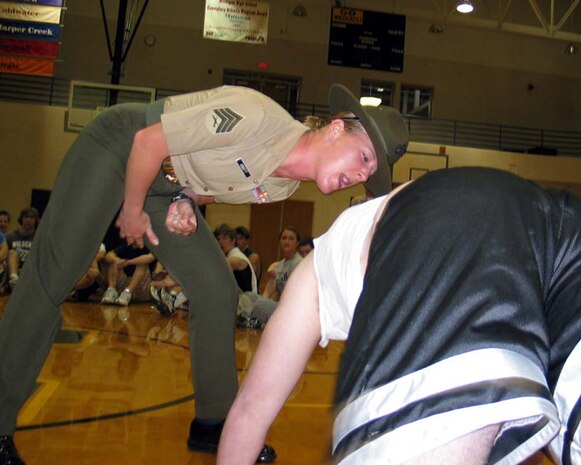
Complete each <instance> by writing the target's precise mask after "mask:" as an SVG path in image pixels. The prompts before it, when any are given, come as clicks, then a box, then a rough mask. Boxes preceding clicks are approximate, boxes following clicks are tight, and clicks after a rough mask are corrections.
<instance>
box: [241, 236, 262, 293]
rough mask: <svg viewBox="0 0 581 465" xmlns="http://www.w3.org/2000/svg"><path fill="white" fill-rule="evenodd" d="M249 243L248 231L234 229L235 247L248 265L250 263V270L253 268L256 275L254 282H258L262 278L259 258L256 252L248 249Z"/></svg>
mask: <svg viewBox="0 0 581 465" xmlns="http://www.w3.org/2000/svg"><path fill="white" fill-rule="evenodd" d="M249 241H250V231H248V229H247V228H245V227H244V226H238V227H237V228H236V247H238V248H239V249H240V251H241V252H242V253H243V254H244V255H246V256H247V257H248V260H250V263H252V268H254V274H255V275H256V281H257V282H260V278H261V277H262V265H261V263H260V256H259V255H258V254H257V253H256V250H254V249H251V248H250V247H248V243H249Z"/></svg>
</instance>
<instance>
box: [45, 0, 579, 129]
mask: <svg viewBox="0 0 581 465" xmlns="http://www.w3.org/2000/svg"><path fill="white" fill-rule="evenodd" d="M96 3H97V2H81V1H80V0H75V1H69V2H68V4H67V12H66V14H65V27H64V29H63V33H62V40H63V43H62V46H61V54H60V58H61V60H62V61H61V62H59V63H58V64H57V66H56V75H57V76H58V77H63V78H67V79H82V80H88V81H96V82H102V83H109V82H110V79H111V77H110V74H109V72H110V68H111V65H110V62H109V58H108V53H107V46H106V42H105V33H104V31H103V23H102V20H101V18H100V17H99V16H98V15H96V14H94V13H95V10H97V11H98V8H97V6H96ZM269 3H270V24H269V37H268V44H267V45H266V46H261V45H250V44H240V43H232V42H222V41H216V40H206V39H203V38H202V30H201V28H202V24H203V4H204V2H191V1H178V2H176V3H175V6H174V2H172V8H167V7H166V5H165V4H164V3H163V2H149V7H148V10H147V12H146V14H145V17H144V21H143V23H142V24H141V26H140V28H139V30H138V32H137V35H136V38H135V40H134V42H133V44H132V47H131V50H130V51H129V53H128V56H127V59H126V62H125V64H124V66H123V78H122V80H121V83H122V84H126V85H137V86H151V87H158V88H167V89H180V90H185V91H186V90H198V89H203V88H209V87H214V86H218V85H221V84H222V76H223V71H224V69H225V68H230V69H236V70H241V71H246V72H266V73H273V74H277V75H287V76H295V77H300V78H301V79H302V85H301V96H300V99H301V102H303V103H316V104H325V103H326V94H327V90H328V88H329V85H330V84H331V83H333V82H341V83H343V84H345V85H347V86H348V87H349V88H351V89H352V90H353V91H354V92H359V89H360V85H361V79H363V78H365V79H373V80H379V81H385V82H391V83H393V84H394V85H395V90H396V98H395V102H394V104H395V106H396V107H397V106H398V105H399V90H400V87H401V85H402V84H405V85H415V86H426V87H432V88H434V100H433V117H436V118H448V119H457V120H464V121H474V122H480V123H492V124H504V125H513V126H523V127H532V128H541V129H550V130H569V131H579V130H581V92H579V91H578V90H579V83H580V82H581V81H580V80H581V54H577V55H569V56H567V55H565V54H564V53H563V50H564V48H565V45H566V43H565V42H563V41H559V40H549V39H545V38H540V37H531V36H525V35H522V34H509V33H506V32H499V31H496V30H485V29H480V28H474V27H471V28H468V27H465V26H461V25H458V24H448V23H444V32H443V33H441V34H433V33H430V32H429V31H428V29H429V26H430V24H431V22H430V21H426V20H419V19H412V18H411V17H408V21H407V31H406V44H405V61H404V71H403V73H389V72H381V71H373V70H364V69H359V68H347V67H337V66H328V65H327V64H326V63H327V42H328V29H329V28H328V24H329V11H330V4H329V3H328V2H326V1H325V2H319V1H309V2H308V3H307V4H306V6H307V8H308V11H309V13H308V16H306V17H304V18H297V17H295V16H293V15H292V14H290V10H291V9H292V7H293V6H294V4H292V3H293V2H290V3H287V2H277V1H273V2H269ZM359 3H360V4H361V6H360V7H362V8H365V7H366V6H367V7H368V8H369V9H374V8H375V9H377V6H378V5H379V4H380V3H381V2H375V7H374V5H373V2H368V3H370V5H365V2H363V0H358V1H355V3H353V4H350V5H349V6H350V7H353V8H356V7H358V6H359ZM388 3H389V2H386V3H385V4H386V5H387V4H388ZM524 7H527V6H526V5H524ZM386 8H387V6H386ZM111 13H112V18H113V19H114V18H115V14H116V12H115V11H113V12H111ZM109 29H110V31H114V30H115V23H114V22H111V23H110V24H109ZM148 35H150V36H154V37H155V38H156V43H155V45H154V46H148V45H146V44H145V42H144V38H145V36H148ZM259 62H265V63H267V64H268V69H266V70H264V71H261V70H260V69H259V67H258V63H259Z"/></svg>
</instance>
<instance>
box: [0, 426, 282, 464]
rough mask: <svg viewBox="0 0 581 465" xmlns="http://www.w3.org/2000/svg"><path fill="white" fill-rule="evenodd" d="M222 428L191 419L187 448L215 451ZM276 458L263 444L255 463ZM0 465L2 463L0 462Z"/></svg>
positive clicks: (267, 461)
mask: <svg viewBox="0 0 581 465" xmlns="http://www.w3.org/2000/svg"><path fill="white" fill-rule="evenodd" d="M222 428H224V422H223V421H221V422H219V423H216V424H213V425H205V424H203V423H200V422H199V421H197V420H192V423H191V425H190V436H189V437H188V449H190V450H192V451H196V452H213V453H215V452H217V451H218V443H219V442H220V435H221V434H222ZM275 460H276V451H275V450H274V449H273V448H272V447H271V446H269V445H268V444H265V445H264V447H263V448H262V450H261V451H260V454H258V457H257V459H256V463H271V462H274V461H275ZM0 465H3V464H2V463H0Z"/></svg>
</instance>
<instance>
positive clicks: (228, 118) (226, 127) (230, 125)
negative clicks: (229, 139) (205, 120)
mask: <svg viewBox="0 0 581 465" xmlns="http://www.w3.org/2000/svg"><path fill="white" fill-rule="evenodd" d="M211 118H212V121H211V124H210V128H211V130H212V131H213V132H215V133H216V134H224V133H227V132H231V131H232V130H233V129H234V128H235V127H236V125H237V124H238V123H239V122H240V121H242V119H244V116H241V115H239V114H238V113H236V112H235V111H233V110H231V109H230V108H215V109H214V110H212V115H211Z"/></svg>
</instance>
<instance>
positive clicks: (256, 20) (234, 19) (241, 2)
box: [204, 0, 268, 45]
mask: <svg viewBox="0 0 581 465" xmlns="http://www.w3.org/2000/svg"><path fill="white" fill-rule="evenodd" d="M204 38H205V39H214V40H227V41H230V42H245V43H248V44H259V45H265V44H266V42H267V40H268V3H267V2H258V1H252V0H206V13H205V15H204Z"/></svg>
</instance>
